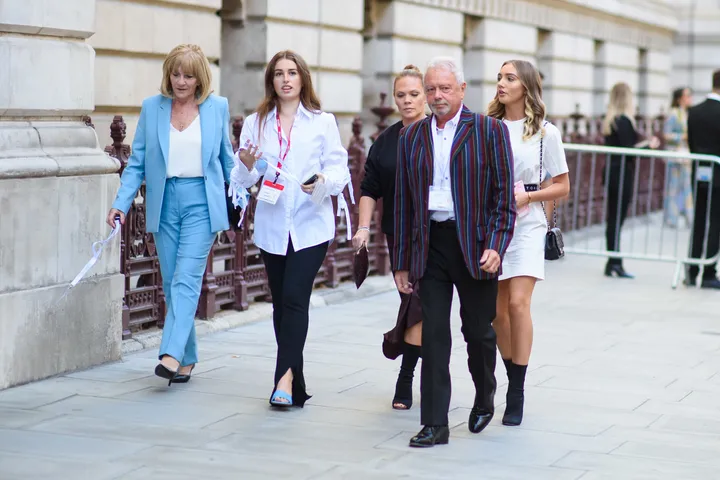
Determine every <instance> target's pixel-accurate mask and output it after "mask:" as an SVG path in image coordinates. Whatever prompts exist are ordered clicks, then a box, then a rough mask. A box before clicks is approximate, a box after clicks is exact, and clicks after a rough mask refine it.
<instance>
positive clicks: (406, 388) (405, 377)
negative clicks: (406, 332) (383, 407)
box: [392, 343, 420, 410]
mask: <svg viewBox="0 0 720 480" xmlns="http://www.w3.org/2000/svg"><path fill="white" fill-rule="evenodd" d="M419 358H420V347H418V346H417V345H410V344H407V343H406V344H405V351H404V352H403V359H402V364H400V373H399V374H398V379H397V383H396V384H395V397H394V398H393V401H392V407H393V408H394V409H395V410H409V409H410V408H411V407H412V401H413V399H412V382H413V376H414V374H415V366H416V365H417V362H418V359H419ZM397 403H399V404H401V405H403V406H404V408H403V407H398V406H396V405H395V404H397Z"/></svg>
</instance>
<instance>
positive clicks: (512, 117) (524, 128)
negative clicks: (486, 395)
mask: <svg viewBox="0 0 720 480" xmlns="http://www.w3.org/2000/svg"><path fill="white" fill-rule="evenodd" d="M497 79H498V83H497V93H496V95H495V98H494V99H493V100H492V101H491V102H490V105H489V107H488V115H489V116H491V117H495V118H497V119H500V120H502V121H503V123H504V124H505V126H506V127H507V129H508V131H509V132H510V144H511V146H512V153H513V160H514V164H513V171H514V172H515V178H514V180H515V206H516V208H517V209H518V215H517V220H516V223H515V233H514V234H513V239H512V241H511V242H510V246H509V247H508V249H507V251H506V252H505V256H504V258H503V261H502V273H501V274H500V277H499V283H498V298H497V316H496V317H495V321H494V322H493V327H494V328H495V331H496V333H497V344H498V348H499V349H500V354H501V356H502V359H503V363H504V364H505V368H506V370H507V376H508V382H509V384H508V390H507V396H506V403H505V414H504V415H503V419H502V423H503V425H520V423H521V422H522V418H523V408H524V402H525V394H524V391H525V374H526V372H527V367H528V362H529V360H530V351H531V350H532V343H533V323H532V317H531V316H530V304H531V300H532V294H533V290H534V288H535V283H536V282H537V281H538V280H542V279H543V278H544V277H545V236H546V234H547V231H548V223H547V218H546V213H545V211H544V210H543V206H542V202H548V203H549V204H550V205H552V204H553V203H554V201H555V200H557V199H559V198H563V197H565V196H566V195H567V194H568V193H569V192H570V179H569V177H568V165H567V161H566V159H565V149H564V147H563V143H562V134H561V133H560V131H559V130H558V129H557V127H555V125H553V124H552V123H550V122H548V121H546V120H545V103H544V102H543V100H542V83H541V79H540V75H539V74H538V71H537V69H536V68H535V67H534V66H533V65H532V64H531V63H529V62H526V61H523V60H510V61H507V62H505V63H504V64H503V65H502V68H501V69H500V72H499V73H498V77H497ZM545 173H547V174H548V176H549V178H548V180H547V181H546V184H545V185H543V187H542V188H540V187H541V185H540V184H541V183H542V180H544V179H545ZM548 184H549V185H548Z"/></svg>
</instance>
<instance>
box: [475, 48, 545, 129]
mask: <svg viewBox="0 0 720 480" xmlns="http://www.w3.org/2000/svg"><path fill="white" fill-rule="evenodd" d="M507 64H511V65H512V66H513V67H515V70H516V71H517V74H518V78H519V79H520V83H521V84H522V86H523V87H525V126H524V128H523V136H522V138H523V140H529V139H530V138H532V136H533V135H535V134H536V133H537V132H542V135H544V134H545V131H544V129H543V128H542V122H543V120H545V102H543V99H542V80H540V73H539V72H538V69H537V68H535V66H534V65H533V64H532V63H530V62H526V61H525V60H508V61H507V62H505V63H503V64H502V67H504V66H505V65H507ZM502 67H500V68H502ZM487 114H488V116H490V117H495V118H500V119H502V118H505V105H503V104H502V103H500V100H499V99H498V95H497V92H496V93H495V98H493V99H492V101H491V102H490V105H488V111H487Z"/></svg>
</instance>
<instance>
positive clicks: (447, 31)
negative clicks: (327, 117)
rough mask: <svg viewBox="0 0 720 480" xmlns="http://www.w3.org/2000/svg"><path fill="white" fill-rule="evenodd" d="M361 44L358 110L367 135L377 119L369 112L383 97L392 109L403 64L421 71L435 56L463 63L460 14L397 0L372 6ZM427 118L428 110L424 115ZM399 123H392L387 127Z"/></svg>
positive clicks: (372, 129) (391, 120) (397, 117)
mask: <svg viewBox="0 0 720 480" xmlns="http://www.w3.org/2000/svg"><path fill="white" fill-rule="evenodd" d="M370 17H371V21H370V22H369V25H368V27H369V30H368V32H367V37H366V40H365V51H364V57H365V59H364V66H363V73H364V76H365V78H364V79H363V80H364V81H363V86H362V87H363V107H364V117H365V118H367V119H368V120H369V121H367V122H365V124H366V126H367V127H368V128H369V133H372V132H374V131H375V129H374V128H371V127H372V124H373V123H374V122H375V120H376V117H375V116H374V115H372V114H371V113H370V109H371V108H373V107H376V106H377V105H378V103H379V99H380V97H379V94H380V93H387V95H388V96H387V100H386V104H388V105H392V106H393V107H395V102H394V100H393V98H392V84H393V78H394V77H395V75H397V74H398V73H400V71H402V69H403V67H404V66H405V65H408V64H413V65H415V66H417V67H418V68H419V69H420V71H422V72H424V71H425V68H426V67H427V63H428V62H429V61H430V59H432V58H433V57H436V56H441V55H442V56H450V57H454V58H455V59H456V60H457V61H458V62H460V64H461V65H462V63H463V50H462V42H463V21H464V20H463V19H464V16H463V13H462V12H459V11H453V10H452V9H450V8H439V7H432V6H425V5H416V4H413V3H410V2H405V1H402V0H393V1H392V3H382V2H373V9H372V11H371V12H370ZM428 113H429V110H428ZM397 120H399V116H395V117H394V118H391V119H390V121H389V123H394V122H396V121H397Z"/></svg>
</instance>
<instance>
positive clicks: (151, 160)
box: [112, 95, 234, 233]
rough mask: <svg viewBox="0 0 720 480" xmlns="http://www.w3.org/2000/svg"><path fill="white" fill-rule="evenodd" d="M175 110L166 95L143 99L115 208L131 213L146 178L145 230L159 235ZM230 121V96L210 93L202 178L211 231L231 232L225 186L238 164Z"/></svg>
mask: <svg viewBox="0 0 720 480" xmlns="http://www.w3.org/2000/svg"><path fill="white" fill-rule="evenodd" d="M171 106H172V100H171V99H170V98H168V97H164V96H162V95H155V96H154V97H149V98H146V99H145V100H144V101H143V104H142V110H141V111H140V119H139V120H138V125H137V129H136V130H135V138H134V139H133V144H132V155H131V156H130V159H129V160H128V164H127V166H126V167H125V170H124V171H123V174H122V176H121V177H120V183H121V185H120V189H119V190H118V194H117V197H115V202H113V205H112V207H113V208H116V209H118V210H120V211H121V212H123V213H125V214H127V211H128V209H129V208H130V205H131V204H132V201H133V200H134V199H135V195H136V194H137V191H138V189H139V188H140V185H141V184H142V182H143V180H145V184H146V185H147V188H146V198H145V209H146V231H147V232H150V233H155V232H157V231H158V228H159V226H160V209H161V208H162V204H163V195H164V193H165V181H166V176H167V164H168V145H169V143H170V111H171ZM229 123H230V111H229V109H228V101H227V98H225V97H219V96H216V95H210V96H209V97H208V98H207V100H205V101H204V102H203V103H202V104H200V128H201V131H202V162H203V176H204V179H205V194H206V195H207V203H208V210H209V212H210V228H211V229H212V231H213V232H220V231H223V230H227V229H228V228H229V225H228V214H227V203H226V200H225V182H229V181H230V171H231V170H232V168H233V166H234V161H233V149H232V144H231V143H230V126H229Z"/></svg>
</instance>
